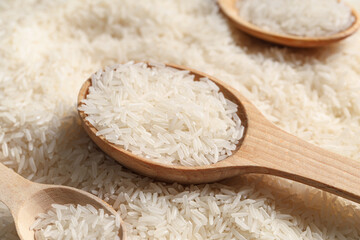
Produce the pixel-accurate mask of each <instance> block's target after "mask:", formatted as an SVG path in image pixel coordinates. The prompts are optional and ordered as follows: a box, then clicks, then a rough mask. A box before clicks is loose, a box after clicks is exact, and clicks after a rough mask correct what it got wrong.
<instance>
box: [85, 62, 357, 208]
mask: <svg viewBox="0 0 360 240" xmlns="http://www.w3.org/2000/svg"><path fill="white" fill-rule="evenodd" d="M168 66H171V67H174V68H177V69H181V70H188V71H190V73H191V74H193V75H194V76H195V78H196V79H198V78H201V77H207V78H209V79H210V80H212V81H213V82H214V83H216V84H217V85H218V86H219V87H220V91H222V92H223V93H224V95H225V97H226V98H228V99H230V100H232V101H233V102H235V103H237V104H238V105H239V111H238V115H239V117H240V119H241V120H242V122H243V124H244V125H245V127H246V130H245V134H244V137H243V139H242V141H241V142H240V143H239V145H238V148H237V149H236V150H235V151H234V154H233V155H232V156H230V157H228V158H226V159H225V160H223V161H220V162H217V163H215V164H212V165H205V166H198V167H185V166H176V165H168V164H162V163H157V162H153V161H151V160H149V159H145V158H143V157H139V156H136V155H134V154H132V153H131V152H128V151H125V150H124V149H123V148H121V147H120V146H117V145H114V144H112V143H110V142H108V141H107V140H105V139H104V138H103V137H102V136H96V132H97V130H96V128H95V127H94V126H92V125H91V124H90V123H89V122H88V121H87V120H86V114H85V113H84V112H82V111H79V116H80V119H81V122H82V125H83V127H84V129H85V131H86V132H87V133H88V135H89V136H90V137H91V139H92V140H93V141H94V142H95V143H96V144H97V145H98V146H99V147H100V148H101V149H102V150H103V151H104V152H105V153H107V154H108V155H110V156H111V157H112V158H114V159H115V160H116V161H118V162H119V163H121V164H122V165H124V166H126V167H127V168H129V169H132V170H133V171H135V172H137V173H140V174H143V175H146V176H149V177H152V178H155V179H158V180H162V181H167V182H180V183H184V184H191V183H207V182H215V181H219V180H222V179H225V178H230V177H233V176H236V175H238V174H246V173H263V174H270V175H276V176H280V177H283V178H287V179H291V180H295V181H298V182H302V183H305V184H307V185H311V186H314V187H316V188H319V189H322V190H325V191H328V192H331V193H334V194H336V195H339V196H342V197H344V198H347V199H350V200H353V201H355V202H360V187H359V186H360V162H359V161H355V160H352V159H349V158H346V157H343V156H340V155H338V154H335V153H331V152H329V151H326V150H323V149H321V148H319V147H316V146H314V145H311V144H309V143H307V142H305V141H303V140H301V139H299V138H298V137H295V136H293V135H290V134H289V133H286V132H284V131H283V130H281V129H279V128H278V127H276V126H275V125H274V124H272V123H271V122H269V121H268V120H267V119H265V117H264V116H263V115H262V114H261V113H260V111H259V110H257V109H256V107H255V106H254V105H253V104H251V103H250V102H249V101H248V100H247V99H246V98H245V97H243V96H242V95H241V94H240V93H239V92H237V91H236V90H235V89H233V88H231V87H230V86H228V85H227V84H225V83H223V82H221V81H219V80H217V79H215V78H213V77H211V76H208V75H206V74H204V73H201V72H198V71H196V70H193V69H189V68H186V67H182V66H177V65H173V64H168ZM90 86H91V80H90V79H88V80H87V81H85V83H84V84H83V86H82V88H81V90H80V92H79V96H78V106H80V105H81V104H82V103H81V101H82V100H83V99H84V98H86V95H87V94H88V89H89V87H90Z"/></svg>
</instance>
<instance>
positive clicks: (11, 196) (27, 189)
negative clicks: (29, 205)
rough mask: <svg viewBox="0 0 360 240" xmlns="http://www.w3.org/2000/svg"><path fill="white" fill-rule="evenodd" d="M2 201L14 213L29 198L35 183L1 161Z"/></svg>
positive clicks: (0, 199) (0, 191)
mask: <svg viewBox="0 0 360 240" xmlns="http://www.w3.org/2000/svg"><path fill="white" fill-rule="evenodd" d="M0 176H1V178H0V201H1V202H3V203H4V204H5V205H6V206H7V207H8V208H9V209H10V210H11V212H13V213H14V211H16V210H17V209H18V207H19V206H20V204H21V203H23V202H24V201H26V200H27V199H28V198H29V194H31V193H32V189H33V187H34V185H33V184H32V183H31V182H30V181H28V180H27V179H25V178H23V177H21V176H20V175H19V174H17V173H15V172H14V171H13V170H12V169H10V168H8V167H6V166H4V165H3V164H2V163H0Z"/></svg>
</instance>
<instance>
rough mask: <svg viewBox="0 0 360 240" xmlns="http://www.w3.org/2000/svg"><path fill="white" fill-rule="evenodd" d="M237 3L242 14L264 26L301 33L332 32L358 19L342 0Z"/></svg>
mask: <svg viewBox="0 0 360 240" xmlns="http://www.w3.org/2000/svg"><path fill="white" fill-rule="evenodd" d="M237 7H238V9H239V15H240V17H241V18H243V19H244V20H246V21H248V22H250V23H252V24H254V25H257V26H259V27H260V28H263V29H265V30H267V31H270V32H276V33H281V34H290V35H297V36H307V37H320V36H329V35H332V34H335V33H338V32H340V31H342V30H344V29H346V28H348V27H350V26H351V24H352V23H353V22H354V20H355V17H354V16H353V15H352V13H351V9H350V7H349V6H348V5H346V4H345V3H344V1H338V0H238V1H237Z"/></svg>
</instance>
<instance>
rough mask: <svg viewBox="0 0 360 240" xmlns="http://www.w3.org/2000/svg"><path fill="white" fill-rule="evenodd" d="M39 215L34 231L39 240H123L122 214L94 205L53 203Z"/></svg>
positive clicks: (32, 227) (32, 228)
mask: <svg viewBox="0 0 360 240" xmlns="http://www.w3.org/2000/svg"><path fill="white" fill-rule="evenodd" d="M51 207H52V208H51V209H50V210H49V211H48V212H47V213H41V214H39V215H38V216H37V218H36V220H35V222H34V224H33V225H32V226H31V227H30V230H34V231H35V239H36V240H62V239H64V240H65V239H73V240H75V239H77V240H94V239H99V240H120V237H119V229H120V216H119V215H118V214H117V215H116V216H114V215H109V214H107V213H105V212H104V209H96V208H95V207H93V206H92V205H89V204H87V205H85V206H82V205H73V204H67V205H60V204H52V206H51Z"/></svg>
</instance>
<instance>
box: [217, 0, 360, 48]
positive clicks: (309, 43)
mask: <svg viewBox="0 0 360 240" xmlns="http://www.w3.org/2000/svg"><path fill="white" fill-rule="evenodd" d="M237 1H239V0H218V4H219V6H220V9H221V10H222V12H223V13H224V14H225V15H226V16H227V17H228V18H229V19H230V20H231V21H232V22H233V23H234V24H235V26H236V27H237V28H239V29H240V30H242V31H244V32H246V33H247V34H249V35H252V36H254V37H257V38H260V39H262V40H265V41H269V42H273V43H277V44H282V45H285V46H290V47H303V48H309V47H321V46H325V45H328V44H331V43H334V42H338V41H340V40H342V39H344V38H346V37H349V36H350V35H352V34H353V33H355V32H356V30H357V29H358V28H359V26H360V19H359V14H358V13H357V12H356V10H355V9H354V8H351V12H352V15H353V16H354V18H355V21H354V22H353V24H352V25H351V26H350V27H348V28H347V29H345V30H343V31H341V32H338V33H335V34H333V35H330V36H324V37H301V36H295V35H285V34H281V33H275V32H270V31H266V30H264V29H262V28H260V27H258V26H256V25H254V24H252V23H250V22H247V21H245V20H244V19H242V18H241V17H240V15H239V10H238V8H237V6H236V2H237Z"/></svg>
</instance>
